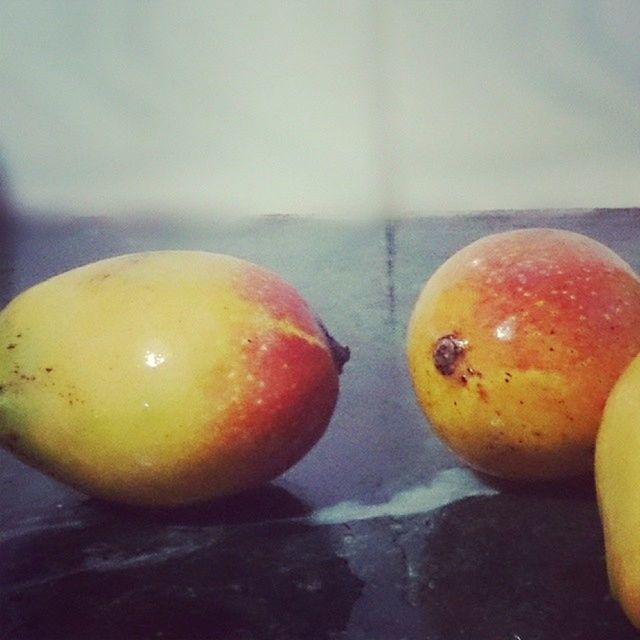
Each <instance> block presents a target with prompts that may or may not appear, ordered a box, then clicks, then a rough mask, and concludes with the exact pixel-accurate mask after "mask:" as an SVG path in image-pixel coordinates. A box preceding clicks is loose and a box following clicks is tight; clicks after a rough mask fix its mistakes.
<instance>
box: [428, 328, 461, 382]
mask: <svg viewBox="0 0 640 640" xmlns="http://www.w3.org/2000/svg"><path fill="white" fill-rule="evenodd" d="M466 347H467V342H466V341H465V340H461V339H460V338H458V337H457V336H456V335H455V334H452V333H449V334H447V335H444V336H442V337H440V338H438V340H437V341H436V343H435V345H434V347H433V353H432V355H433V364H434V365H435V367H436V369H437V370H438V371H439V372H440V373H441V374H442V375H443V376H450V375H451V374H452V373H453V372H454V371H455V370H456V365H457V364H458V361H459V360H460V358H461V357H462V356H463V354H464V352H465V349H466Z"/></svg>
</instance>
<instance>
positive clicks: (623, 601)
mask: <svg viewBox="0 0 640 640" xmlns="http://www.w3.org/2000/svg"><path fill="white" fill-rule="evenodd" d="M595 480H596V495H597V498H598V507H599V510H600V518H601V521H602V527H603V532H604V543H605V551H606V562H607V573H608V575H609V584H610V587H611V593H612V595H613V596H614V597H615V598H616V599H617V600H618V601H619V603H620V605H621V606H622V608H623V610H624V611H625V613H626V614H627V616H628V618H629V619H630V620H631V622H632V623H633V624H634V626H635V627H637V628H638V629H640V538H639V537H638V532H640V356H637V357H636V358H635V359H634V360H633V361H632V363H631V364H630V365H629V367H628V368H627V369H626V370H625V372H624V373H623V374H622V376H621V377H620V379H619V380H618V382H617V383H616V384H615V386H614V387H613V390H612V391H611V394H610V396H609V398H608V400H607V403H606V405H605V409H604V413H603V415H602V423H601V425H600V430H599V432H598V437H597V440H596V456H595Z"/></svg>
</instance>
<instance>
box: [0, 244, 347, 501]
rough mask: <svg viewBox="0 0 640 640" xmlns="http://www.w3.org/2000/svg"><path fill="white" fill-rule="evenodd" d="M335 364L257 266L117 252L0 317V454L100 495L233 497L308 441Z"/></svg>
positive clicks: (326, 340) (324, 408)
mask: <svg viewBox="0 0 640 640" xmlns="http://www.w3.org/2000/svg"><path fill="white" fill-rule="evenodd" d="M347 359H348V348H346V347H342V346H341V345H339V343H338V342H337V341H335V340H333V338H331V337H330V336H329V334H328V333H327V331H326V329H325V328H324V325H322V323H321V322H320V321H319V320H318V319H317V318H316V317H315V315H314V313H313V312H312V311H311V309H310V308H309V306H308V304H307V303H306V302H305V300H304V299H303V298H302V297H301V296H300V294H299V293H298V292H297V291H296V290H295V289H294V287H293V286H291V285H290V284H288V283H287V282H285V281H284V280H283V279H281V278H280V277H279V276H278V275H276V274H274V273H272V272H270V271H268V270H267V269H265V268H263V267H261V266H258V265H255V264H252V263H249V262H247V261H244V260H241V259H239V258H234V257H232V256H226V255H221V254H214V253H207V252H198V251H158V252H146V253H139V254H131V255H123V256H117V257H114V258H109V259H106V260H101V261H99V262H95V263H92V264H88V265H85V266H82V267H78V268H75V269H72V270H70V271H67V272H65V273H62V274H60V275H57V276H55V277H52V278H50V279H48V280H46V281H44V282H41V283H39V284H37V285H35V286H33V287H32V288H31V289H28V290H27V291H25V292H23V293H22V294H20V295H18V296H17V297H16V298H15V299H14V300H13V301H11V302H10V303H9V305H8V306H7V307H6V308H5V309H4V310H3V311H2V312H1V313H0V444H1V445H2V446H3V447H5V448H7V449H9V450H10V451H12V452H13V453H14V454H15V455H16V456H18V457H19V458H20V459H21V460H23V461H24V462H26V463H27V464H29V465H32V466H33V467H35V468H37V469H39V470H41V471H42V472H44V473H47V474H49V475H51V476H52V477H54V478H56V479H58V480H60V481H61V482H63V483H67V484H69V485H71V486H73V487H76V488H78V489H80V490H81V491H83V492H85V493H87V494H89V495H93V496H97V497H100V498H103V499H106V500H112V501H116V502H123V503H129V504H137V505H147V506H172V505H180V504H187V503H194V502H201V501H203V500H209V499H213V498H217V497H220V496H224V495H229V494H235V493H238V492H240V491H243V490H245V489H248V488H252V487H255V486H258V485H260V484H263V483H266V482H268V481H270V480H272V479H274V478H275V477H277V476H279V475H280V474H282V473H283V472H284V471H285V470H287V469H289V468H290V467H291V466H292V465H293V464H295V463H296V462H298V461H299V460H300V459H301V458H302V457H303V456H304V455H306V453H307V452H308V451H309V450H310V449H311V448H312V447H313V446H314V444H315V443H316V442H317V441H318V440H319V438H320V437H321V436H322V434H323V433H324V431H325V430H326V428H327V426H328V424H329V422H330V419H331V417H332V414H333V411H334V408H335V405H336V402H337V397H338V391H339V378H338V376H339V372H340V371H341V368H342V365H343V364H344V362H345V361H346V360H347Z"/></svg>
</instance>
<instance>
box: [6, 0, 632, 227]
mask: <svg viewBox="0 0 640 640" xmlns="http://www.w3.org/2000/svg"><path fill="white" fill-rule="evenodd" d="M638 33H640V3H639V2H637V1H636V0H617V1H614V0H610V1H609V2H604V1H602V2H599V1H596V0H575V1H571V0H545V1H533V0H520V1H518V0H511V1H509V0H502V1H496V0H476V1H462V0H458V1H457V0H450V1H447V0H441V1H435V0H434V1H428V0H424V1H417V0H378V1H376V0H317V1H315V2H312V1H306V2H303V1H302V0H300V1H296V0H255V1H249V0H228V1H210V2H193V1H191V2H190V1H181V0H175V1H173V2H169V1H166V0H165V1H163V0H154V1H152V2H151V1H149V2H142V1H134V0H131V1H124V0H104V1H102V2H97V1H90V0H83V1H81V0H69V1H63V0H59V1H46V0H41V1H30V0H3V1H2V2H1V3H0V91H1V93H0V98H1V99H0V162H2V164H3V165H4V169H5V171H6V173H7V174H8V175H9V177H10V179H11V185H10V186H11V188H12V190H13V192H14V193H15V195H16V198H17V199H18V201H19V202H20V203H21V204H22V205H23V206H25V207H28V208H36V209H41V210H47V211H50V212H52V215H53V213H54V212H62V211H63V212H72V213H79V214H93V213H100V214H104V213H122V212H162V213H164V212H180V213H201V214H206V215H211V214H261V213H291V214H303V215H322V216H357V217H364V216H370V215H377V214H380V213H386V212H396V213H397V212H428V211H442V210H465V209H476V210H477V209H492V208H531V207H592V206H634V205H635V206H638V205H640V109H639V105H640V38H639V37H638Z"/></svg>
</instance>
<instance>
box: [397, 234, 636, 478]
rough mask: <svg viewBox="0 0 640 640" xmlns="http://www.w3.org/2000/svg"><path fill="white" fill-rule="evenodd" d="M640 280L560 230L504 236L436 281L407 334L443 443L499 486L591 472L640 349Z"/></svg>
mask: <svg viewBox="0 0 640 640" xmlns="http://www.w3.org/2000/svg"><path fill="white" fill-rule="evenodd" d="M639 318H640V279H639V278H638V277H637V276H636V275H635V274H634V273H633V271H632V270H631V268H630V267H629V265H627V264H626V263H625V262H624V261H623V260H622V259H621V258H620V257H619V256H617V255H616V254H615V253H613V252H612V251H610V250H609V249H607V248H606V247H604V246H603V245H601V244H599V243H597V242H595V241H594V240H591V239H589V238H586V237H584V236H582V235H579V234H576V233H571V232H568V231H561V230H557V229H529V230H518V231H511V232H506V233H500V234H495V235H492V236H488V237H486V238H483V239H481V240H479V241H477V242H474V243H473V244H471V245H469V246H468V247H466V248H464V249H462V250H461V251H459V252H458V253H456V254H455V255H454V256H453V257H451V258H450V259H449V260H447V261H446V262H445V263H444V264H443V265H442V266H441V267H440V268H439V269H438V270H437V271H436V272H435V273H434V274H433V276H432V277H431V278H430V279H429V280H428V282H427V283H426V285H425V287H424V289H423V291H422V293H421V295H420V297H419V299H418V301H417V302H416V305H415V309H414V311H413V315H412V317H411V321H410V324H409V331H408V344H407V348H408V360H409V369H410V373H411V376H412V379H413V383H414V388H415V391H416V394H417V396H418V400H419V402H420V404H421V406H422V408H423V410H424V412H425V414H426V416H427V417H428V418H429V420H430V421H431V423H432V425H433V427H434V429H435V431H436V433H437V434H438V435H439V436H440V437H441V438H442V439H443V440H444V441H445V442H446V443H447V444H448V445H449V446H450V447H451V449H452V450H453V451H454V452H456V453H457V454H458V455H459V456H460V457H461V458H463V459H464V460H465V461H467V462H468V463H469V464H470V465H472V466H473V467H475V468H477V469H480V470H482V471H484V472H486V473H489V474H493V475H496V476H504V477H511V478H527V479H535V478H555V477H562V476H571V475H577V474H581V473H583V472H586V471H588V470H590V469H591V467H592V464H593V447H594V441H595V436H596V432H597V428H598V424H599V422H600V417H601V414H602V408H603V406H604V403H605V400H606V398H607V395H608V393H609V391H610V389H611V386H612V385H613V383H614V382H615V380H616V379H617V378H618V376H619V375H620V373H621V372H622V370H623V369H624V367H625V366H626V365H627V364H628V363H629V362H630V360H631V359H632V358H633V356H635V354H636V353H638V352H639V351H640V322H639V320H638V319H639Z"/></svg>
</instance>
